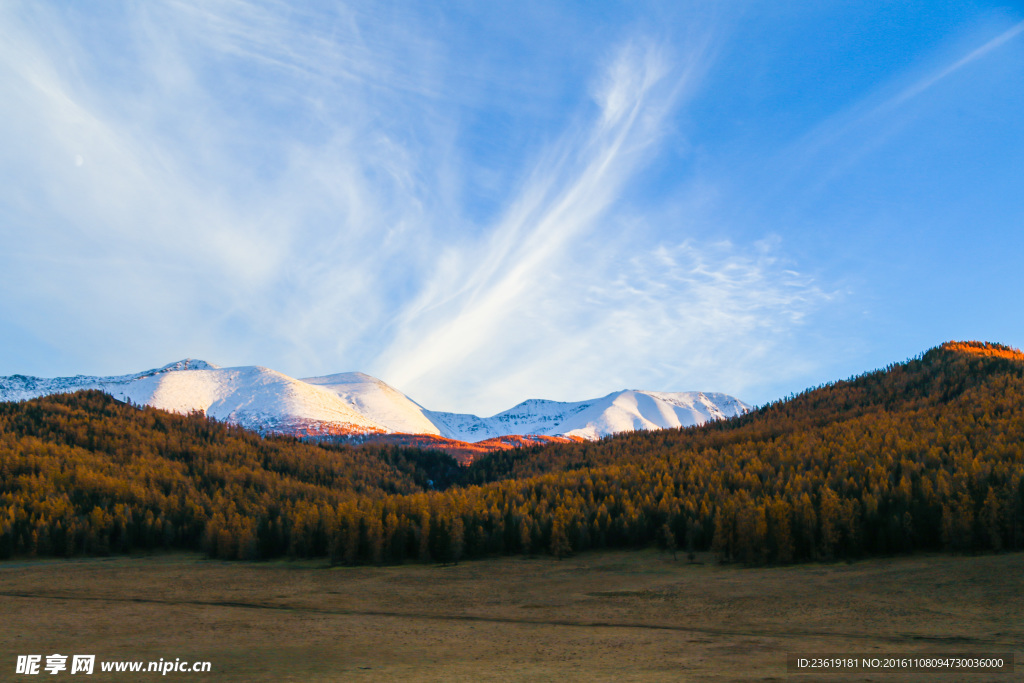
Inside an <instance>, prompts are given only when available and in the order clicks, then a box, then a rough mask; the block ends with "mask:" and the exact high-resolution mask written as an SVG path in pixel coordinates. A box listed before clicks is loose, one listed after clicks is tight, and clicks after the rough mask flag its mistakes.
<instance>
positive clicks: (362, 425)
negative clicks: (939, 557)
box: [0, 359, 749, 442]
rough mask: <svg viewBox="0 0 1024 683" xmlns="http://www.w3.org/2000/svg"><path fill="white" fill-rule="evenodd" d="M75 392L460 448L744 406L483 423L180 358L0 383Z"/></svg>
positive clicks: (264, 425)
mask: <svg viewBox="0 0 1024 683" xmlns="http://www.w3.org/2000/svg"><path fill="white" fill-rule="evenodd" d="M80 389H99V390H100V391H104V392H107V393H109V394H111V395H112V396H114V397H115V398H118V399H121V400H125V401H131V402H132V403H136V404H143V405H148V406H152V407H154V408H162V409H164V410H170V411H173V412H178V413H188V412H192V411H200V412H203V413H205V414H206V415H208V416H210V417H214V418H216V419H218V420H224V421H227V422H230V423H232V424H237V425H241V426H243V427H246V428H249V429H254V430H256V431H259V432H261V433H268V432H277V433H285V434H292V435H295V436H312V435H345V434H384V433H400V434H425V435H430V436H436V437H443V438H445V439H454V440H457V441H463V442H478V441H485V440H488V439H496V438H500V437H506V436H526V435H539V436H564V437H568V438H584V439H599V438H602V437H605V436H609V435H611V434H616V433H619V432H623V431H634V430H641V429H643V430H646V429H664V428H671V427H686V426H692V425H700V424H704V423H705V422H707V421H709V420H718V419H723V418H726V417H734V416H737V415H742V414H743V413H745V412H747V411H748V410H749V406H747V405H746V404H744V403H742V402H741V401H738V400H736V399H735V398H733V397H731V396H727V395H725V394H717V393H699V392H684V393H667V392H644V391H618V392H614V393H611V394H608V395H607V396H603V397H601V398H595V399H591V400H587V401H578V402H574V403H565V402H559V401H547V400H540V399H531V400H528V401H524V402H522V403H520V404H519V405H517V406H515V407H514V408H511V409H509V410H506V411H505V412H502V413H498V414H497V415H494V416H492V417H486V418H482V417H478V416H476V415H470V414H463V413H446V412H439V411H432V410H427V409H425V408H424V407H423V406H421V405H420V404H419V403H417V402H416V401H413V400H412V399H411V398H409V397H408V396H406V395H405V394H403V393H402V392H400V391H398V390H397V389H395V388H393V387H391V386H389V385H387V384H386V383H384V382H382V381H381V380H379V379H376V378H374V377H371V376H369V375H366V374H363V373H360V372H349V373H339V374H334V375H326V376H322V377H309V378H306V379H301V380H300V379H295V378H292V377H289V376H287V375H284V374H282V373H279V372H276V371H274V370H270V369H268V368H264V367H260V366H245V367H237V368H221V367H218V366H216V365H211V364H209V363H206V362H204V361H198V360H193V359H186V360H183V361H179V362H177V363H171V364H169V365H166V366H164V367H162V368H159V369H155V370H149V371H146V372H140V373H135V374H131V375H122V376H117V377H87V376H82V375H79V376H76V377H64V378H57V379H42V378H38V377H25V376H22V375H14V376H12V377H4V378H0V400H5V401H14V400H25V399H29V398H34V397H38V396H45V395H49V394H54V393H66V392H70V391H77V390H80Z"/></svg>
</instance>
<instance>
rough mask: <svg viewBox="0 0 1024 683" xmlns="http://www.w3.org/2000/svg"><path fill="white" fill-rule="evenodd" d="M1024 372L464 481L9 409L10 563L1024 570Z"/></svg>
mask: <svg viewBox="0 0 1024 683" xmlns="http://www.w3.org/2000/svg"><path fill="white" fill-rule="evenodd" d="M1014 354H1017V355H1014ZM1018 356H1019V352H1016V351H1015V350H1013V349H1009V348H1008V347H1001V346H998V345H991V344H989V345H985V344H977V343H959V344H958V345H956V346H954V345H944V346H943V347H940V348H937V349H933V350H931V351H929V352H927V353H925V354H922V355H921V356H919V357H917V358H915V359H912V360H910V361H908V362H906V363H900V364H894V365H891V366H889V367H887V368H885V369H883V370H879V371H876V372H873V373H868V374H865V375H862V376H860V377H855V378H851V379H849V380H845V381H841V382H835V383H831V384H829V385H825V386H821V387H817V388H814V389H812V390H808V391H806V392H804V393H802V394H800V395H798V396H793V397H790V398H788V399H786V400H783V401H778V402H775V403H773V404H770V405H767V406H764V407H762V408H760V409H758V410H756V411H754V412H753V413H751V414H748V415H746V416H743V417H741V418H737V419H733V420H728V421H722V422H717V423H710V424H707V425H704V426H702V427H696V428H688V429H678V430H663V431H658V432H634V433H630V434H623V435H618V436H615V437H610V438H607V439H604V440H601V441H599V442H591V443H578V444H553V445H549V446H545V447H540V448H530V449H521V450H518V451H505V452H498V453H494V454H492V455H490V456H487V457H484V458H481V459H480V460H479V461H477V462H475V463H474V464H473V465H472V466H470V467H468V468H454V469H453V461H451V460H450V459H446V458H447V456H444V455H443V454H440V453H437V452H436V451H419V450H417V449H402V448H395V447H389V448H385V447H380V446H377V447H359V448H353V447H323V446H314V445H310V444H305V443H301V442H299V441H297V440H295V439H286V438H268V439H264V438H261V437H259V436H257V435H255V434H252V433H249V432H245V431H244V430H241V429H239V428H235V427H230V426H227V425H224V424H221V423H217V422H214V421H212V420H209V419H207V418H205V417H204V416H202V415H188V416H179V415H171V414H167V413H163V412H161V411H157V410H154V409H151V408H135V407H130V406H124V405H123V404H119V403H118V402H116V401H114V400H113V399H112V398H110V397H109V396H106V395H104V394H100V393H98V392H86V393H81V394H75V395H63V396H52V397H47V398H45V399H35V400H33V401H28V402H22V403H15V404H3V405H0V482H2V490H0V557H9V556H11V555H12V554H32V553H35V554H41V555H58V556H59V555H65V556H66V555H77V554H105V553H115V552H131V551H136V550H142V549H156V548H182V549H192V550H202V551H204V552H206V553H207V554H208V555H209V556H211V557H218V558H237V559H260V558H270V557H281V556H286V557H329V558H330V559H331V561H332V562H335V563H346V564H356V563H386V562H404V561H409V560H414V561H423V562H457V561H459V560H461V559H463V558H470V557H483V556H487V555H494V554H510V553H523V554H537V553H545V554H551V555H554V556H557V557H562V556H565V555H568V554H570V553H573V552H579V551H585V550H590V549H597V548H622V547H641V546H645V545H651V544H657V545H660V546H662V547H665V548H667V549H671V550H675V549H676V548H679V549H684V550H689V551H698V550H713V551H715V552H716V553H717V554H718V555H719V556H720V557H721V558H722V559H723V560H725V561H735V562H743V563H747V564H765V563H788V562H799V561H807V560H828V559H835V558H855V557H863V556H869V555H878V554H892V553H904V552H912V551H917V550H945V551H952V552H976V551H1000V550H1020V549H1022V548H1024V483H1022V479H1024V419H1022V418H1024V362H1022V360H1024V357H1018ZM438 482H441V483H440V485H439V484H438ZM443 486H446V487H447V488H444V489H443V490H438V489H439V488H441V487H443Z"/></svg>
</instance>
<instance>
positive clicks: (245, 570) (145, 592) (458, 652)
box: [0, 550, 1024, 681]
mask: <svg viewBox="0 0 1024 683" xmlns="http://www.w3.org/2000/svg"><path fill="white" fill-rule="evenodd" d="M698 559H703V560H705V561H706V562H705V563H704V564H688V563H686V561H685V560H684V559H683V557H682V556H680V558H679V560H678V561H673V560H672V559H671V557H669V556H667V555H665V554H662V553H658V552H657V551H654V550H649V551H641V552H604V553H592V554H584V555H580V556H577V557H574V558H570V559H566V560H563V561H557V560H554V559H550V558H533V559H527V558H502V559H490V560H483V561H477V562H468V563H463V564H459V565H457V566H447V567H441V566H423V565H407V566H397V567H356V568H351V567H339V568H328V567H326V566H325V565H324V564H323V563H312V562H291V563H290V562H273V563H249V564H243V563H222V562H211V561H206V560H202V559H200V558H198V557H196V556H189V555H171V556H154V557H138V558H124V557H118V558H109V559H88V560H70V561H56V560H42V561H22V562H18V561H13V562H8V563H3V564H0V679H2V680H76V679H77V678H84V679H85V680H93V681H97V680H99V681H102V680H111V681H127V680H157V679H161V678H163V679H164V680H177V681H184V680H202V681H335V680H339V681H393V680H399V681H402V680H417V681H418V680H435V681H487V680H495V681H545V680H557V681H686V680H693V681H733V680H787V679H793V680H805V681H810V680H828V681H852V680H856V681H868V680H874V681H893V680H913V681H947V680H966V681H992V680H1024V555H1021V554H1006V555H989V556H979V557H946V556H918V557H910V558H894V559H883V560H869V561H864V562H858V563H854V564H830V565H801V566H792V567H777V568H758V569H747V568H743V567H737V566H720V565H717V564H714V563H713V562H711V561H710V558H706V557H705V558H698ZM1007 651H1013V652H1015V653H1016V657H1017V662H1018V663H1019V665H1018V667H1017V673H1014V674H990V675H977V674H960V675H959V676H957V675H951V674H942V675H933V674H903V675H896V674H831V675H829V674H823V675H818V676H815V675H789V674H787V671H786V655H787V653H790V652H804V653H850V654H854V653H856V654H860V653H884V654H903V655H909V654H914V653H929V652H972V653H980V652H1007ZM55 652H57V653H62V654H95V655H97V660H98V661H99V660H113V659H127V660H157V659H160V658H164V659H165V660H167V659H170V660H173V659H175V658H181V659H183V660H209V661H210V662H212V666H213V670H212V672H211V673H209V674H202V675H199V674H182V673H169V674H167V676H165V677H161V676H160V675H159V674H155V673H149V674H136V675H134V678H133V675H132V674H124V673H122V674H107V675H104V674H101V673H99V671H98V670H97V673H95V674H94V675H93V676H90V677H87V678H86V677H81V676H70V675H68V674H67V672H65V673H64V674H63V675H58V676H50V675H46V674H43V675H41V676H15V674H14V671H15V659H16V655H18V654H32V653H35V654H43V655H46V654H52V653H55ZM105 676H106V677H105Z"/></svg>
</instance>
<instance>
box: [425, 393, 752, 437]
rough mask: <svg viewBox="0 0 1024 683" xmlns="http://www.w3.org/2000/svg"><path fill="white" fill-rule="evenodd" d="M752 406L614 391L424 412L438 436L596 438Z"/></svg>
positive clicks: (714, 397)
mask: <svg viewBox="0 0 1024 683" xmlns="http://www.w3.org/2000/svg"><path fill="white" fill-rule="evenodd" d="M749 409H750V407H749V406H748V405H746V404H745V403H743V402H741V401H738V400H736V399H735V398H733V397H731V396H727V395H725V394H715V393H700V392H680V393H667V392H644V391H617V392H614V393H611V394H608V395H607V396H603V397H601V398H596V399H591V400H589V401H577V402H575V403H564V402H560V401H545V400H539V399H531V400H529V401H523V402H522V403H520V404H519V405H517V406H515V407H514V408H511V409H509V410H506V411H505V412H503V413H498V414H497V415H494V416H493V417H488V418H480V417H477V416H475V415H465V414H459V413H441V412H433V411H427V415H428V416H429V417H430V419H431V421H433V422H434V424H436V425H437V426H438V427H439V428H440V431H441V435H442V436H444V437H447V438H449V439H459V440H460V441H482V440H484V439H492V438H495V437H500V436H509V435H513V434H538V435H542V436H568V437H582V438H584V439H599V438H601V437H604V436H609V435H611V434H617V433H619V432H627V431H635V430H639V429H665V428H670V427H689V426H692V425H700V424H704V423H705V422H707V421H709V420H719V419H724V418H727V417H735V416H737V415H742V414H743V413H745V412H747V411H748V410H749Z"/></svg>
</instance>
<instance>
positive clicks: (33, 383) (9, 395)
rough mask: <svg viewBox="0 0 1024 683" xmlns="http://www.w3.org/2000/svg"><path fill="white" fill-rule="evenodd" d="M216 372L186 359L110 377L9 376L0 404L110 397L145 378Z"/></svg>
mask: <svg viewBox="0 0 1024 683" xmlns="http://www.w3.org/2000/svg"><path fill="white" fill-rule="evenodd" d="M217 368H218V366H216V365H211V364H210V363H207V362H206V361H202V360H195V359H193V358H186V359H185V360H179V361H178V362H176V363H168V364H167V365H165V366H163V367H162V368H156V369H153V370H146V371H144V372H136V373H134V374H131V375H117V376H113V377H95V376H89V375H75V376H74V377H57V378H54V379H48V378H44V377H30V376H26V375H11V376H10V377H0V401H23V400H25V399H29V398H35V397H37V396H48V395H49V394H60V393H66V392H69V391H78V390H79V389H99V390H101V391H106V392H107V393H110V394H113V393H114V391H115V390H116V387H118V386H121V385H127V384H129V383H131V382H135V381H136V380H140V379H143V378H146V377H154V376H157V375H163V374H166V373H169V372H179V371H181V370H215V369H217Z"/></svg>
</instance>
